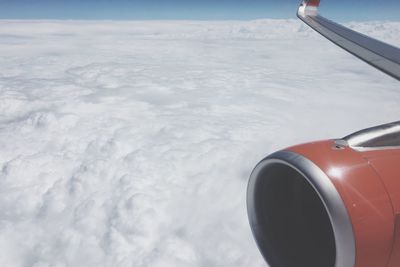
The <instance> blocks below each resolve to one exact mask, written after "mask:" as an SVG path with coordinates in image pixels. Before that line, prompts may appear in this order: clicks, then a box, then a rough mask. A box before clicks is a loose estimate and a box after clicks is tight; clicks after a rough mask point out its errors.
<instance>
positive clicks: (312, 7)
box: [297, 0, 320, 17]
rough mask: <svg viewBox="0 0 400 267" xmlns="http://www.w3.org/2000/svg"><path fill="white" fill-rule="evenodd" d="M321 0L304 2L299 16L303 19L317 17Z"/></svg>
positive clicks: (298, 13) (299, 10) (306, 0)
mask: <svg viewBox="0 0 400 267" xmlns="http://www.w3.org/2000/svg"><path fill="white" fill-rule="evenodd" d="M319 2H320V0H303V1H302V2H301V4H300V6H299V9H298V10H297V15H298V16H301V17H305V16H316V15H317V14H318V6H319Z"/></svg>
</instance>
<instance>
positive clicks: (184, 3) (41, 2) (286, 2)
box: [0, 0, 400, 21]
mask: <svg viewBox="0 0 400 267" xmlns="http://www.w3.org/2000/svg"><path fill="white" fill-rule="evenodd" d="M383 2H384V3H385V6H383V5H382V4H381V3H383ZM377 3H378V4H377ZM298 4H299V0H275V1H272V0H203V1H200V0H0V19H115V20H130V19H140V20H141V19H202V20H208V19H212V20H219V19H222V20H225V19H245V20H247V19H259V18H294V17H295V11H296V7H297V5H298ZM399 11H400V0H386V1H377V0H353V1H344V0H336V1H334V0H325V1H323V2H322V5H321V12H322V13H323V14H324V15H326V16H328V17H331V18H333V19H337V20H340V21H349V20H398V21H400V12H399Z"/></svg>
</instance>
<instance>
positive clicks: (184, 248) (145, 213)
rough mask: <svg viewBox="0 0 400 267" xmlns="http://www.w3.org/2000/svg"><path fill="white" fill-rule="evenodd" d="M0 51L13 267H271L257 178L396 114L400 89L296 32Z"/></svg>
mask: <svg viewBox="0 0 400 267" xmlns="http://www.w3.org/2000/svg"><path fill="white" fill-rule="evenodd" d="M350 26H351V27H353V28H355V29H358V30H361V31H363V32H365V33H367V34H370V35H373V36H376V37H379V38H381V39H384V40H386V41H388V42H390V43H392V44H394V45H400V23H362V24H360V23H352V24H350ZM0 51H1V53H0V59H1V61H0V62H1V63H0V151H1V153H0V190H1V194H0V250H1V251H2V253H1V255H0V265H1V266H36V267H39V266H40V267H44V266H135V267H142V266H143V267H144V266H154V267H157V266H162V267H168V266H171V267H180V266H182V267H183V266H191V267H192V266H204V267H205V266H207V267H209V266H264V262H263V260H262V258H261V256H260V254H259V252H258V250H257V248H256V245H255V244H254V241H253V239H252V236H251V231H250V228H249V226H248V222H247V215H246V206H245V196H246V195H245V194H246V185H247V179H248V176H249V174H250V172H251V170H252V168H253V166H254V165H255V164H256V163H257V162H258V161H259V160H261V159H262V157H263V156H265V155H267V154H269V153H271V152H273V151H274V150H277V149H280V148H283V147H286V146H289V145H292V144H295V143H299V142H305V141H311V140H313V139H323V138H335V137H341V136H344V135H346V134H348V133H350V132H352V131H355V130H358V129H361V128H363V127H368V126H373V125H375V124H381V123H385V122H390V121H395V120H398V119H399V114H400V105H399V104H398V103H399V102H400V90H399V84H398V82H397V81H395V80H393V79H392V78H390V77H387V76H385V75H384V74H381V73H379V72H378V71H376V70H374V69H373V68H371V67H369V66H367V65H365V64H364V63H362V62H359V61H358V60H357V59H355V58H354V57H352V56H351V55H348V54H347V53H346V52H344V51H341V50H340V49H339V48H337V47H336V46H334V45H332V44H330V43H329V42H328V41H326V40H325V39H323V38H322V37H320V36H318V35H317V34H316V33H314V32H312V31H311V30H309V29H307V28H306V27H305V26H303V25H302V24H301V23H300V22H298V21H294V20H260V21H252V22H193V21H179V22H60V21H1V22H0Z"/></svg>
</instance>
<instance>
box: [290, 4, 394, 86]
mask: <svg viewBox="0 0 400 267" xmlns="http://www.w3.org/2000/svg"><path fill="white" fill-rule="evenodd" d="M319 3H320V0H304V1H303V2H302V3H301V4H300V7H299V9H298V11H297V16H298V17H299V18H300V19H301V20H302V21H304V22H305V23H306V24H307V25H309V26H310V27H311V28H313V29H314V30H315V31H317V32H318V33H320V34H321V35H323V36H324V37H326V38H327V39H328V40H330V41H332V42H333V43H335V44H336V45H338V46H340V47H342V48H343V49H345V50H347V51H348V52H350V53H351V54H353V55H354V56H356V57H358V58H360V59H362V60H363V61H365V62H366V63H368V64H370V65H372V66H373V67H375V68H377V69H379V70H381V71H383V72H385V73H386V74H388V75H390V76H392V77H393V78H395V79H397V80H400V49H399V48H397V47H395V46H392V45H389V44H386V43H384V42H381V41H379V40H376V39H373V38H371V37H368V36H366V35H364V34H361V33H358V32H356V31H353V30H350V29H349V28H346V27H344V26H342V25H339V24H337V23H335V22H333V21H330V20H328V19H326V18H324V17H322V16H320V15H319V14H318V6H319Z"/></svg>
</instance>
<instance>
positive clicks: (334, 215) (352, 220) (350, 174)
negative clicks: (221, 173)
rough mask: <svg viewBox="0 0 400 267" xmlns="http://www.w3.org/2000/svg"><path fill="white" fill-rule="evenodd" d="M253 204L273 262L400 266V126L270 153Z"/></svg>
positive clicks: (282, 266)
mask: <svg viewBox="0 0 400 267" xmlns="http://www.w3.org/2000/svg"><path fill="white" fill-rule="evenodd" d="M247 209H248V215H249V220H250V225H251V228H252V231H253V234H254V237H255V239H256V241H257V244H258V247H259V248H260V251H261V252H262V254H263V256H264V258H265V259H266V261H267V262H268V264H269V265H270V266H271V267H303V266H304V267H322V266H323V267H353V266H355V267H398V266H400V123H399V122H397V123H391V124H386V125H382V126H378V127H374V128H370V129H366V130H363V131H360V132H357V133H355V134H352V135H349V136H348V137H345V138H343V139H339V140H328V141H320V142H314V143H309V144H304V145H299V146H294V147H290V148H287V149H285V150H283V151H279V152H276V153H274V154H272V155H270V156H268V157H267V158H265V159H264V160H262V161H261V162H260V163H259V164H258V165H257V166H256V167H255V169H254V171H253V172H252V174H251V177H250V180H249V185H248V191H247Z"/></svg>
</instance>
